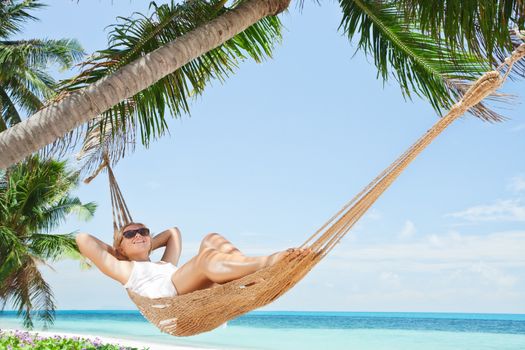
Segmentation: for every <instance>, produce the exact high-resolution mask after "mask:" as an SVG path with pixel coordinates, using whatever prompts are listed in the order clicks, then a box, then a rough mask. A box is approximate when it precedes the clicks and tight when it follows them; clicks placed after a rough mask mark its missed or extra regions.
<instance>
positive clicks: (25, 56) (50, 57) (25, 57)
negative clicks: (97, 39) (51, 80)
mask: <svg viewBox="0 0 525 350" xmlns="http://www.w3.org/2000/svg"><path fill="white" fill-rule="evenodd" d="M84 55H85V53H84V51H83V49H82V46H81V45H80V43H79V42H78V41H77V40H75V39H29V40H3V41H0V65H1V64H3V63H4V62H9V63H11V64H25V65H27V66H29V67H33V68H44V67H47V66H49V65H53V64H56V65H58V66H59V68H60V69H61V70H65V69H69V68H70V67H71V66H72V65H73V64H75V63H77V62H79V61H80V60H81V59H82V58H83V57H84Z"/></svg>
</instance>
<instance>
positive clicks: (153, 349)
mask: <svg viewBox="0 0 525 350" xmlns="http://www.w3.org/2000/svg"><path fill="white" fill-rule="evenodd" d="M2 331H3V332H7V333H15V332H16V331H23V332H28V333H30V334H35V335H37V334H38V335H39V336H41V337H46V338H53V337H57V336H58V337H62V338H88V339H91V340H95V339H96V340H98V341H100V342H101V343H103V344H113V345H119V346H124V347H133V348H137V349H139V350H142V349H149V350H196V349H198V348H196V347H187V346H173V345H167V344H157V343H154V342H145V341H138V340H132V339H125V338H113V337H107V336H96V335H91V334H79V333H64V332H48V331H26V330H23V329H2Z"/></svg>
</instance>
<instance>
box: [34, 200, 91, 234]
mask: <svg viewBox="0 0 525 350" xmlns="http://www.w3.org/2000/svg"><path fill="white" fill-rule="evenodd" d="M96 208H97V206H96V204H95V203H93V202H90V203H85V204H84V203H82V202H81V201H80V199H79V198H77V197H69V196H66V197H63V198H60V199H59V200H58V201H56V202H53V203H50V204H49V205H47V206H45V207H41V208H39V209H38V211H35V210H34V211H33V216H34V219H33V225H31V226H32V227H35V229H37V230H44V231H46V232H50V231H52V230H54V229H55V228H57V227H58V226H59V225H60V224H62V223H64V222H65V221H66V219H67V217H68V216H69V215H70V214H76V215H77V217H78V219H79V220H83V221H88V220H90V219H91V218H93V215H94V213H95V210H96Z"/></svg>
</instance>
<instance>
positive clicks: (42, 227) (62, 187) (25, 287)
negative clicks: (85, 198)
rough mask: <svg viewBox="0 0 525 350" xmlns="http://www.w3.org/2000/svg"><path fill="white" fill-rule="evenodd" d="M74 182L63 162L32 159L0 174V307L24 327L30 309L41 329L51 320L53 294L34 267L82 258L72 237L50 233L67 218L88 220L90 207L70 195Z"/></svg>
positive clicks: (76, 179) (74, 175) (75, 174)
mask: <svg viewBox="0 0 525 350" xmlns="http://www.w3.org/2000/svg"><path fill="white" fill-rule="evenodd" d="M78 182H79V176H78V172H73V171H70V170H68V169H67V168H66V162H59V161H56V160H41V159H40V158H39V157H38V156H32V157H30V158H29V159H27V160H26V161H25V162H23V163H20V164H18V165H16V166H15V167H12V168H10V169H9V171H7V172H6V171H3V172H2V173H0V303H1V304H2V309H3V308H4V307H5V305H6V303H7V302H10V303H11V305H13V306H14V307H15V308H16V309H17V310H18V315H22V316H23V320H24V326H26V327H28V328H32V327H33V321H32V320H33V316H32V314H31V312H32V311H37V312H38V313H37V317H38V318H39V319H40V320H43V321H44V324H45V325H47V324H49V323H50V322H52V321H53V319H54V310H55V303H54V298H53V293H52V291H51V288H50V286H49V284H48V283H47V282H46V281H45V280H44V279H43V277H42V274H41V272H40V270H39V266H46V265H48V263H49V262H53V261H57V260H60V259H63V258H76V259H82V258H81V256H80V253H79V252H78V248H77V246H76V244H75V238H74V236H73V234H72V233H69V234H55V233H54V230H56V228H57V227H58V225H60V224H61V223H62V222H63V221H64V220H65V219H66V217H67V216H68V215H69V214H72V213H75V214H77V215H78V217H79V218H81V219H89V218H91V217H92V216H93V213H94V211H95V208H96V206H95V204H93V203H87V204H82V203H81V202H80V200H79V199H78V198H77V197H72V196H71V195H70V192H71V191H72V190H73V189H74V188H75V187H76V186H77V185H78Z"/></svg>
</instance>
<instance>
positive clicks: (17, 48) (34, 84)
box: [0, 1, 83, 131]
mask: <svg viewBox="0 0 525 350" xmlns="http://www.w3.org/2000/svg"><path fill="white" fill-rule="evenodd" d="M42 7H43V5H42V4H40V3H38V2H35V1H22V2H14V1H2V2H0V131H4V130H5V129H7V128H8V127H10V126H12V125H15V124H17V123H19V122H21V121H22V118H21V114H24V113H27V114H29V115H31V114H33V113H35V112H37V111H38V110H39V109H41V108H42V107H43V106H44V104H43V101H44V100H48V99H50V98H52V97H53V95H54V94H55V93H56V82H55V80H54V79H53V78H52V77H51V76H50V75H49V74H48V73H47V71H46V69H47V68H48V67H49V66H50V65H57V66H58V68H60V69H62V70H66V69H69V68H71V66H72V64H73V63H75V62H77V61H79V60H80V59H81V58H82V57H83V51H82V48H81V47H80V45H79V44H78V42H77V41H75V40H72V39H58V40H51V39H24V40H15V39H11V37H12V36H13V35H16V34H18V33H20V31H21V30H22V25H23V24H24V23H25V22H27V21H29V20H35V19H36V18H35V17H33V16H32V15H31V14H30V13H29V12H30V11H31V10H37V9H39V8H42Z"/></svg>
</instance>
